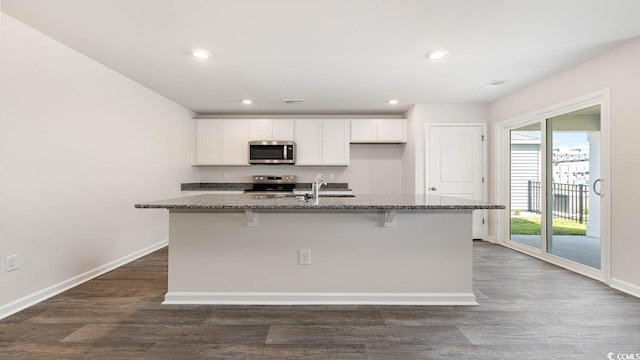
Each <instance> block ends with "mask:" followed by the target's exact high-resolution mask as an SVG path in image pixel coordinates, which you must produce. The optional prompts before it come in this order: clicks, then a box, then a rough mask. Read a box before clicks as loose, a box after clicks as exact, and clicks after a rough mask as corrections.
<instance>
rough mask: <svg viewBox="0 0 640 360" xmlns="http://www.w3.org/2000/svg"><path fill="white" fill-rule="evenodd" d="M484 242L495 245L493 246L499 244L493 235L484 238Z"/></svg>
mask: <svg viewBox="0 0 640 360" xmlns="http://www.w3.org/2000/svg"><path fill="white" fill-rule="evenodd" d="M483 240H484V241H487V242H490V243H493V244H497V243H498V241H497V240H496V237H495V236H493V235H487V236H485V237H484V239H483Z"/></svg>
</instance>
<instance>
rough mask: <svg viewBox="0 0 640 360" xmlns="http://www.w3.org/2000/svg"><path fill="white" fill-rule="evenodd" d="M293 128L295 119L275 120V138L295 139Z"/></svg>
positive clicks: (283, 139)
mask: <svg viewBox="0 0 640 360" xmlns="http://www.w3.org/2000/svg"><path fill="white" fill-rule="evenodd" d="M293 128H294V124H293V120H273V140H281V141H291V140H293V138H294V132H293Z"/></svg>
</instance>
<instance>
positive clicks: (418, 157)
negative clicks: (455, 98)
mask: <svg viewBox="0 0 640 360" xmlns="http://www.w3.org/2000/svg"><path fill="white" fill-rule="evenodd" d="M405 115H406V117H407V119H408V124H407V125H408V126H407V136H408V139H409V144H407V148H406V152H405V154H404V156H403V157H404V158H403V161H406V162H407V163H405V164H403V177H404V178H405V181H404V183H403V192H404V193H409V194H410V193H416V194H424V193H425V189H426V188H425V145H426V143H425V138H424V129H425V124H426V123H486V122H487V121H488V119H489V113H488V106H487V105H484V104H417V105H414V106H413V108H411V109H409V111H407V113H406V114H405ZM412 172H413V174H412ZM412 176H413V177H414V179H413V181H411V180H410V177H412ZM412 183H413V184H412ZM411 185H413V188H411Z"/></svg>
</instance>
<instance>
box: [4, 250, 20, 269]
mask: <svg viewBox="0 0 640 360" xmlns="http://www.w3.org/2000/svg"><path fill="white" fill-rule="evenodd" d="M4 264H5V271H6V272H9V271H13V270H18V255H17V254H16V255H9V256H7V257H6V258H5V260H4Z"/></svg>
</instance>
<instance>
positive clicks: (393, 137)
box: [377, 119, 407, 142]
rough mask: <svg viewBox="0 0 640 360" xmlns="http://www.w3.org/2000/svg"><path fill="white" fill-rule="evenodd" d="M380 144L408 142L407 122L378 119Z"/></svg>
mask: <svg viewBox="0 0 640 360" xmlns="http://www.w3.org/2000/svg"><path fill="white" fill-rule="evenodd" d="M377 122H378V130H377V134H378V138H377V140H378V142H407V139H406V135H405V134H406V124H407V122H406V120H404V119H402V120H391V119H389V120H387V119H378V120H377Z"/></svg>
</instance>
